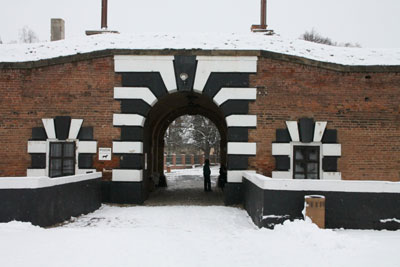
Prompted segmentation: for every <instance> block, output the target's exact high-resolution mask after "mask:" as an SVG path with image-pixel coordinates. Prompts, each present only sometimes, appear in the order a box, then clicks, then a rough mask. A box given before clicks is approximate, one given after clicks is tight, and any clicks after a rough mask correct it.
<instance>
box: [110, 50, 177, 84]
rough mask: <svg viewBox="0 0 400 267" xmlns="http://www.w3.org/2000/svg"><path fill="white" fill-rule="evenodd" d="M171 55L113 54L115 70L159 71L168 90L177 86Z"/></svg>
mask: <svg viewBox="0 0 400 267" xmlns="http://www.w3.org/2000/svg"><path fill="white" fill-rule="evenodd" d="M173 60H174V57H173V56H133V55H128V56H127V55H116V56H114V68H115V72H160V74H161V77H162V79H163V81H164V84H165V86H166V87H167V90H168V91H169V92H171V91H176V89H177V88H178V87H177V85H176V80H175V69H174V64H173Z"/></svg>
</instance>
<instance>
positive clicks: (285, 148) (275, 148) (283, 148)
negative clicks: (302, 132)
mask: <svg viewBox="0 0 400 267" xmlns="http://www.w3.org/2000/svg"><path fill="white" fill-rule="evenodd" d="M290 152H291V149H290V143H272V156H290Z"/></svg>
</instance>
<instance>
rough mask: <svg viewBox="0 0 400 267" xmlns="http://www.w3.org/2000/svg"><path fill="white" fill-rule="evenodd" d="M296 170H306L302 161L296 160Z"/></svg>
mask: <svg viewBox="0 0 400 267" xmlns="http://www.w3.org/2000/svg"><path fill="white" fill-rule="evenodd" d="M294 171H295V172H304V167H303V163H301V162H296V166H295V169H294Z"/></svg>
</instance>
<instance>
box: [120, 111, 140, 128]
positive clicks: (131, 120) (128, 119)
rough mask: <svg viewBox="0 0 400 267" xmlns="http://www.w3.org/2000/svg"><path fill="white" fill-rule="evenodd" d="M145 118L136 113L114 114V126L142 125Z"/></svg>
mask: <svg viewBox="0 0 400 267" xmlns="http://www.w3.org/2000/svg"><path fill="white" fill-rule="evenodd" d="M145 120H146V118H145V117H143V116H141V115H138V114H114V115H113V125H114V126H141V127H143V125H144V122H145Z"/></svg>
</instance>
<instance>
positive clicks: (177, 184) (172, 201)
mask: <svg viewBox="0 0 400 267" xmlns="http://www.w3.org/2000/svg"><path fill="white" fill-rule="evenodd" d="M202 172H203V170H202V168H194V169H186V170H173V171H172V172H171V173H166V176H167V184H168V187H166V188H158V189H157V190H156V191H154V192H152V193H151V194H150V197H149V199H148V200H146V202H145V205H148V206H165V205H198V206H215V205H218V206H223V205H224V201H223V194H222V191H221V190H220V189H219V188H217V186H216V184H217V179H218V173H219V167H218V166H216V167H211V187H212V190H213V191H212V192H204V178H203V174H202Z"/></svg>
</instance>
